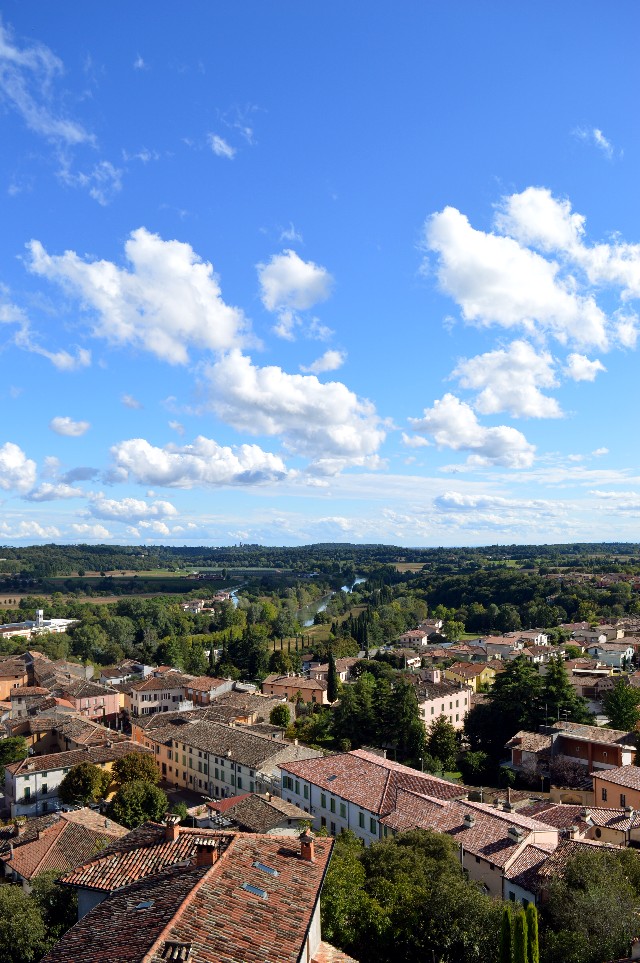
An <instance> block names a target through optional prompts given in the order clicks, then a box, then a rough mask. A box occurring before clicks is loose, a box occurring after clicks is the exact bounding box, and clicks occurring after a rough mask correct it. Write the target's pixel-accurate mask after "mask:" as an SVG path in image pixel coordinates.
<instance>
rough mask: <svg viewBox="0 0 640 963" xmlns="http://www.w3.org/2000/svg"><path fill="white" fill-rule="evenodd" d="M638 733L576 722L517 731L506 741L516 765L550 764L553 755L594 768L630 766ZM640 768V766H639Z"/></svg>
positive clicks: (519, 766)
mask: <svg viewBox="0 0 640 963" xmlns="http://www.w3.org/2000/svg"><path fill="white" fill-rule="evenodd" d="M639 738H640V736H639V735H638V733H630V732H624V731H622V730H619V729H604V728H601V727H600V726H583V725H580V724H578V723H575V722H557V723H555V725H553V726H541V728H540V732H526V731H521V732H517V733H516V734H515V736H513V738H512V739H510V740H509V742H508V743H507V748H508V749H511V764H512V766H513V768H514V769H525V770H526V769H528V768H531V767H535V766H537V765H540V764H542V766H543V767H544V765H545V764H548V761H549V760H550V759H552V758H559V759H565V760H568V761H570V762H572V763H580V764H581V765H583V766H585V769H586V770H587V772H591V770H592V769H613V768H616V767H619V766H630V765H631V763H632V762H633V759H634V756H635V753H636V748H637V745H638V739H639ZM638 772H640V769H638Z"/></svg>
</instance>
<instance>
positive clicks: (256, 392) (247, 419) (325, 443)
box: [208, 351, 385, 464]
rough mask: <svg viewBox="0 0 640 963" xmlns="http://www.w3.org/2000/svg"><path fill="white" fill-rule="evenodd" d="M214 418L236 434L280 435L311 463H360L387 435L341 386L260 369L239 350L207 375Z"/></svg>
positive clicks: (371, 408)
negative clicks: (314, 460) (237, 432)
mask: <svg viewBox="0 0 640 963" xmlns="http://www.w3.org/2000/svg"><path fill="white" fill-rule="evenodd" d="M208 375H209V380H210V397H211V403H212V406H213V409H214V411H215V412H216V414H217V415H218V416H219V417H220V418H222V419H223V420H224V421H225V422H227V423H228V424H230V425H232V426H233V427H234V428H236V429H237V430H238V431H247V432H249V433H250V434H253V435H259V434H262V435H279V436H281V437H282V439H283V442H284V445H285V447H286V448H287V450H289V451H291V452H294V453H296V454H299V455H305V456H310V457H313V458H314V459H317V460H320V459H326V458H337V459H341V460H344V462H343V464H363V463H364V462H363V461H362V459H367V458H369V457H371V456H374V455H375V452H376V451H377V450H378V448H379V447H380V445H381V444H382V442H383V440H384V437H385V432H384V430H383V428H382V427H381V424H380V418H379V417H378V415H377V414H376V411H375V408H374V406H373V405H372V404H371V402H369V401H365V400H363V399H360V398H358V396H357V395H356V394H354V393H353V392H352V391H350V390H349V389H348V388H347V387H346V385H344V384H342V382H340V381H330V382H327V383H326V384H323V383H322V382H321V381H319V380H318V379H317V378H316V377H315V375H299V374H294V375H292V374H287V373H286V372H284V371H283V370H282V368H279V367H276V366H275V365H274V366H268V367H263V368H259V367H257V366H256V365H254V364H253V363H252V361H251V359H250V358H248V357H246V356H245V355H242V354H241V353H240V352H239V351H232V352H230V353H229V354H227V355H225V356H224V357H223V358H221V359H220V360H219V361H218V362H216V363H215V364H214V365H212V366H211V367H210V368H209V370H208Z"/></svg>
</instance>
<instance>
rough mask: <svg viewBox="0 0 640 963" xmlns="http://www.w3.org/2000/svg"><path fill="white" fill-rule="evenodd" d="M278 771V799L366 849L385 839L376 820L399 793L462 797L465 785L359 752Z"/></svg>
mask: <svg viewBox="0 0 640 963" xmlns="http://www.w3.org/2000/svg"><path fill="white" fill-rule="evenodd" d="M280 769H281V771H282V797H283V799H286V800H287V801H288V802H291V803H293V804H294V805H296V806H298V807H299V808H300V809H303V810H304V811H305V812H307V813H309V815H310V817H311V819H312V824H313V826H315V827H316V828H317V829H320V828H326V829H327V830H328V831H329V833H330V834H331V835H332V836H336V835H338V834H339V833H341V832H342V831H343V830H345V831H346V830H351V832H353V833H354V834H355V835H356V836H357V837H358V838H359V839H362V840H363V841H364V843H365V844H366V845H370V844H371V843H372V842H375V841H376V840H378V839H381V838H382V837H383V836H385V835H387V834H386V833H385V832H384V827H383V825H381V819H382V817H383V816H388V815H389V814H390V813H392V812H393V811H394V810H395V808H396V798H397V795H398V791H399V790H400V789H403V788H404V789H412V790H414V791H415V792H419V793H422V794H424V795H428V796H433V797H435V798H438V799H455V798H459V797H461V796H465V795H466V793H467V789H466V787H465V786H460V785H458V784H456V783H451V782H448V781H447V780H445V779H439V778H438V777H437V776H431V775H429V774H427V773H421V772H418V771H417V770H416V769H410V768H409V767H408V766H402V765H400V763H397V762H391V760H389V759H386V758H384V757H383V756H378V755H376V754H375V753H372V752H367V751H366V750H364V749H356V750H354V751H353V752H343V753H336V754H334V755H330V756H322V757H319V758H315V759H307V760H304V761H301V762H285V763H283V764H282V765H281V766H280Z"/></svg>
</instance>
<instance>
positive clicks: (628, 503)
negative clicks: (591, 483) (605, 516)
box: [591, 489, 640, 512]
mask: <svg viewBox="0 0 640 963" xmlns="http://www.w3.org/2000/svg"><path fill="white" fill-rule="evenodd" d="M591 494H592V495H595V496H596V498H599V499H601V500H602V501H606V502H608V503H609V505H610V507H611V508H612V509H613V510H614V511H616V512H637V511H640V492H637V491H636V492H634V491H623V492H611V491H599V490H597V489H596V490H595V491H592V492H591Z"/></svg>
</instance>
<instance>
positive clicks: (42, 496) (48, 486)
mask: <svg viewBox="0 0 640 963" xmlns="http://www.w3.org/2000/svg"><path fill="white" fill-rule="evenodd" d="M83 496H84V492H83V491H82V489H81V488H73V487H72V486H71V485H67V484H66V483H65V482H59V483H58V484H56V485H53V484H52V483H51V482H43V483H42V484H41V485H39V486H38V487H37V488H34V490H33V491H31V492H29V494H28V495H27V496H26V497H27V499H28V500H29V501H30V502H52V501H57V500H58V499H61V498H82V497H83Z"/></svg>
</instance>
